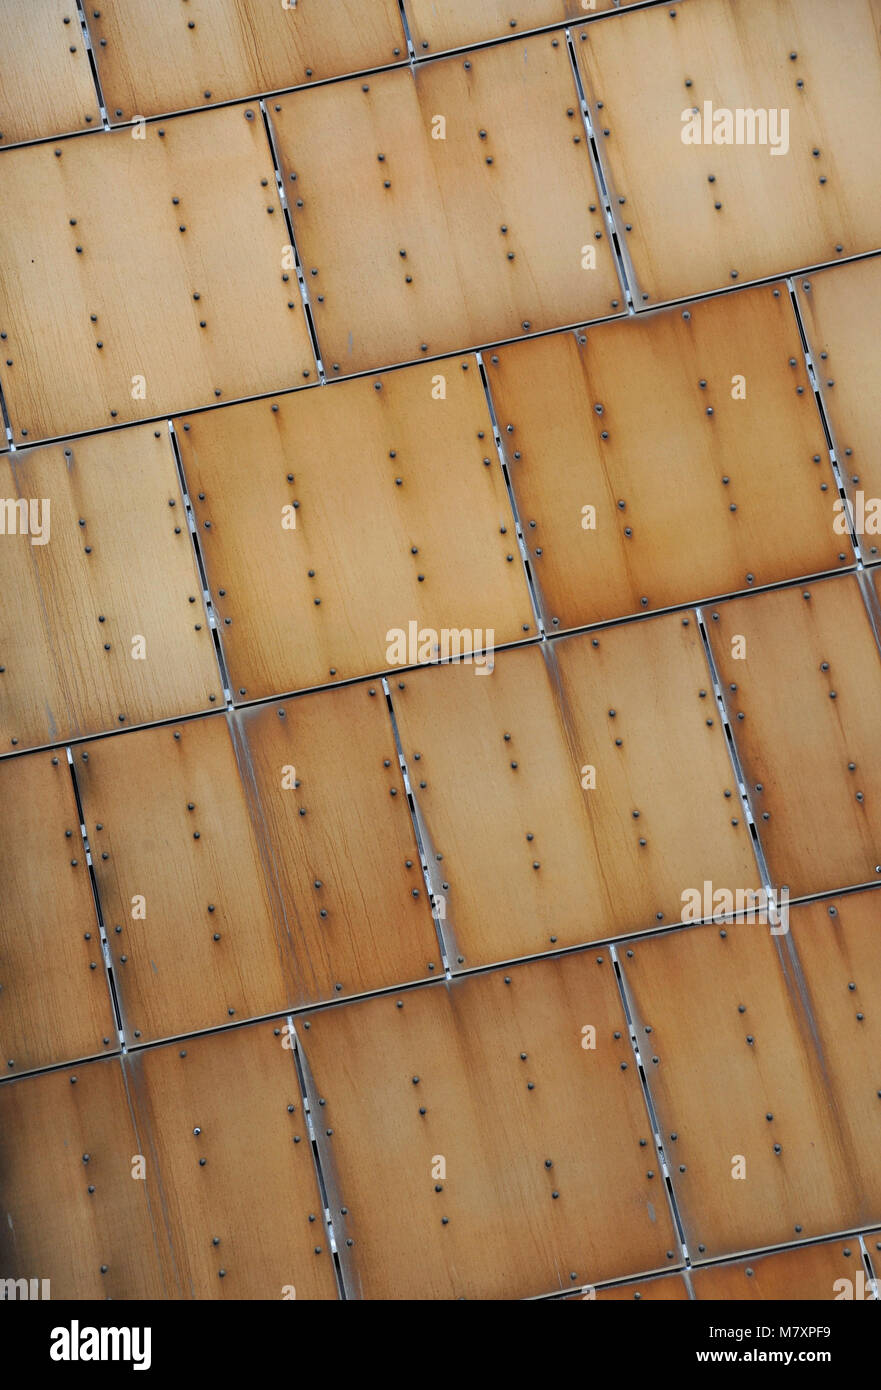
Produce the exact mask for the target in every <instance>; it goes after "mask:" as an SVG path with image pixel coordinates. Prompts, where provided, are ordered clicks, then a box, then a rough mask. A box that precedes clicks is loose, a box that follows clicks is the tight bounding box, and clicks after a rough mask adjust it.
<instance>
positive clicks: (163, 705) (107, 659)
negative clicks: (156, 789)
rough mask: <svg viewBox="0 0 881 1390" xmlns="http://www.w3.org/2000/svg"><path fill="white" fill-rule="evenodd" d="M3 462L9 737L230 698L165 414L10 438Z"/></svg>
mask: <svg viewBox="0 0 881 1390" xmlns="http://www.w3.org/2000/svg"><path fill="white" fill-rule="evenodd" d="M0 474H2V477H3V484H2V486H3V489H4V491H6V493H7V499H8V500H7V501H6V505H5V522H6V532H7V534H6V536H5V537H4V538H3V540H2V544H0V588H2V589H3V591H5V592H7V593H14V594H15V595H16V602H15V603H14V604H10V605H9V606H8V607H7V609H6V611H5V613H4V616H3V618H2V620H0V658H2V662H3V669H2V672H0V744H2V746H3V747H4V749H8V748H9V746H10V744H17V745H19V746H27V745H29V744H30V745H33V744H39V743H48V742H55V741H57V740H60V739H64V738H70V737H75V736H77V735H81V734H92V733H97V732H99V731H100V730H102V729H112V728H115V729H118V728H119V727H120V725H121V724H126V725H129V724H138V723H141V722H143V721H146V720H150V719H162V718H169V717H173V716H174V715H176V714H184V713H188V712H190V711H192V710H199V709H208V708H210V706H211V704H212V702H217V701H221V702H222V700H223V691H222V687H221V683H220V678H219V673H218V669H217V662H216V659H215V655H214V646H213V643H212V641H211V633H210V630H209V628H208V623H207V620H206V618H205V611H204V607H203V604H202V592H201V582H200V580H199V577H198V573H197V570H196V564H195V560H194V557H193V550H192V546H191V544H190V537H189V529H188V526H187V520H186V517H185V516H184V507H183V500H182V498H181V493H180V488H179V485H178V480H177V472H176V470H175V466H174V457H173V455H172V452H171V445H170V442H169V439H168V435H167V431H166V430H165V428H164V427H163V428H162V429H161V430H160V429H159V428H155V429H154V428H152V427H151V426H149V425H144V426H142V427H139V428H137V429H132V430H125V431H122V432H120V433H114V434H104V435H97V436H95V437H93V438H90V439H82V440H76V441H74V442H72V443H71V444H69V445H67V446H65V447H62V446H61V445H51V446H47V447H46V448H43V449H35V450H28V451H26V452H23V453H19V452H16V453H14V454H9V455H7V457H6V458H5V460H3V462H2V464H0ZM0 506H2V503H0ZM25 518H27V521H26V525H25V524H24V523H25ZM10 521H11V522H12V523H13V524H12V525H10ZM13 529H14V531H15V534H12V532H13Z"/></svg>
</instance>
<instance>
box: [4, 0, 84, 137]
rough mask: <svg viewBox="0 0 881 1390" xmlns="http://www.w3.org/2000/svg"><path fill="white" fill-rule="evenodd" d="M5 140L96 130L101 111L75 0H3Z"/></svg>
mask: <svg viewBox="0 0 881 1390" xmlns="http://www.w3.org/2000/svg"><path fill="white" fill-rule="evenodd" d="M0 29H2V31H3V47H2V49H0V142H2V143H3V144H4V145H9V144H11V143H12V142H13V141H14V140H36V139H38V138H39V137H40V136H41V135H60V134H62V133H64V132H65V131H70V130H88V129H89V127H90V126H94V127H95V128H96V129H97V128H98V127H99V126H100V124H101V113H100V112H99V110H98V103H97V101H96V98H95V84H94V83H93V81H92V73H91V69H90V67H89V54H88V50H87V48H86V45H85V41H84V39H83V36H82V33H81V31H80V21H79V15H78V13H77V7H76V4H75V3H74V0H33V3H31V4H29V5H22V4H21V3H20V0H0Z"/></svg>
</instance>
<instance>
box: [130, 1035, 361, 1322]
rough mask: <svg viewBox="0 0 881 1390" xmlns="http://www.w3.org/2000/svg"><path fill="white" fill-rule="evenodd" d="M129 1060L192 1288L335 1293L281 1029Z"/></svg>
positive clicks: (193, 1292) (207, 1292)
mask: <svg viewBox="0 0 881 1390" xmlns="http://www.w3.org/2000/svg"><path fill="white" fill-rule="evenodd" d="M126 1065H127V1067H128V1069H129V1072H130V1075H131V1077H132V1088H133V1092H134V1096H135V1103H136V1106H137V1112H138V1115H139V1117H140V1119H141V1121H142V1122H145V1123H146V1126H147V1127H148V1129H149V1133H150V1137H151V1141H152V1153H151V1162H156V1163H157V1164H158V1170H159V1173H160V1174H161V1178H162V1192H163V1198H164V1204H165V1205H164V1210H165V1214H166V1219H167V1221H168V1227H169V1233H170V1236H171V1243H172V1250H173V1252H174V1258H175V1265H176V1268H177V1270H178V1275H179V1278H180V1281H181V1283H182V1285H183V1287H184V1288H185V1289H186V1290H187V1291H188V1294H189V1296H190V1297H191V1298H197V1299H206V1298H216V1299H221V1298H222V1299H224V1300H225V1301H233V1302H234V1301H236V1300H238V1299H267V1300H275V1301H278V1302H279V1303H282V1301H285V1302H292V1301H294V1300H296V1301H297V1302H299V1301H301V1300H304V1299H306V1300H311V1299H319V1298H320V1299H332V1298H336V1297H337V1288H336V1280H335V1278H334V1272H333V1261H332V1257H331V1253H330V1248H329V1243H328V1239H327V1232H326V1228H325V1225H324V1220H323V1210H322V1202H321V1198H320V1196H319V1192H318V1182H317V1178H316V1175H315V1167H314V1165H313V1162H312V1149H311V1145H310V1143H309V1129H308V1123H307V1119H306V1116H305V1115H304V1114H303V1103H302V1097H301V1095H300V1086H299V1082H298V1078H297V1072H296V1068H295V1065H294V1060H293V1056H292V1053H291V1051H290V1037H289V1035H288V1034H287V1032H283V1031H282V1030H281V1029H280V1028H279V1027H278V1026H273V1025H271V1024H262V1025H258V1026H256V1027H252V1028H234V1029H232V1030H230V1031H228V1032H224V1033H217V1034H214V1035H212V1036H209V1037H204V1038H188V1039H187V1040H186V1043H185V1044H184V1045H183V1046H181V1045H179V1044H177V1043H173V1044H171V1045H170V1046H168V1047H157V1048H150V1049H148V1050H147V1051H146V1052H144V1053H143V1054H140V1055H138V1054H130V1056H129V1058H128V1059H127V1063H126ZM154 1155H155V1157H154Z"/></svg>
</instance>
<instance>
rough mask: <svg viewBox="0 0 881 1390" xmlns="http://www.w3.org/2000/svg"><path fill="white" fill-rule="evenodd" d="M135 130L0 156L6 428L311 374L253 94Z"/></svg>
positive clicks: (171, 406) (208, 398)
mask: <svg viewBox="0 0 881 1390" xmlns="http://www.w3.org/2000/svg"><path fill="white" fill-rule="evenodd" d="M137 133H138V131H137V130H136V131H134V132H130V131H116V132H113V133H112V134H107V133H104V134H96V135H95V136H94V137H93V138H91V139H86V138H85V137H83V138H82V139H78V140H66V141H63V142H62V143H61V144H58V145H53V144H45V145H35V146H32V147H30V148H28V149H21V150H10V151H9V152H8V154H7V155H5V156H4V159H3V185H4V192H5V195H6V199H7V202H8V204H9V205H10V206H14V207H15V216H14V217H6V218H5V219H4V220H3V223H2V226H0V332H2V333H4V334H5V335H6V339H5V341H4V342H3V348H4V353H3V363H4V365H3V367H2V371H3V390H4V393H5V396H6V402H7V405H8V408H9V414H10V417H11V420H12V426H13V429H14V431H15V437H16V440H17V441H21V440H23V439H28V440H33V439H40V438H46V437H51V436H53V435H59V434H66V433H73V432H75V431H77V430H87V429H99V428H101V427H103V426H106V425H110V424H112V423H113V422H114V421H116V422H122V421H126V420H137V419H143V418H144V417H147V416H154V415H159V414H163V413H165V412H170V411H173V410H183V409H191V408H192V407H194V406H197V405H208V404H214V403H215V402H216V401H218V400H230V399H233V398H235V397H237V396H246V395H254V394H256V393H258V392H260V391H272V390H278V389H280V388H281V387H284V386H293V385H296V384H298V383H299V384H301V385H302V384H303V382H304V381H308V380H310V379H314V372H315V367H314V358H313V356H312V351H311V348H310V344H309V337H308V333H307V330H306V323H305V319H304V316H303V310H302V304H301V300H300V294H299V290H298V289H297V285H296V276H291V275H290V274H289V273H288V272H287V271H285V270H283V268H282V261H283V255H284V249H285V246H286V245H287V233H286V229H285V222H284V217H283V215H282V211H281V207H280V205H279V201H278V197H277V193H276V188H275V174H274V170H273V164H272V157H271V154H270V151H269V146H268V143H267V140H266V132H265V129H264V126H263V120H262V117H261V113H260V108H259V106H233V107H226V108H224V109H222V110H219V111H206V112H198V113H196V114H195V115H191V116H181V117H179V118H177V119H174V120H170V121H168V122H167V123H166V124H165V125H151V126H145V127H144V128H143V134H144V138H143V139H136V138H134V135H136V134H137ZM270 210H271V211H270ZM77 248H79V250H78V249H77ZM283 276H285V277H286V278H287V283H285V281H284V280H283V278H282V277H283ZM203 323H204V325H205V326H204V327H202V324H203ZM9 361H11V363H12V365H11V366H10V365H8V363H9Z"/></svg>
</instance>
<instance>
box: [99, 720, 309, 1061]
mask: <svg viewBox="0 0 881 1390" xmlns="http://www.w3.org/2000/svg"><path fill="white" fill-rule="evenodd" d="M74 759H75V766H76V775H77V781H78V783H79V786H80V791H81V795H82V802H83V814H84V816H85V820H86V828H87V831H88V834H89V840H90V843H91V845H92V856H93V860H94V864H95V876H96V879H97V882H98V890H99V893H100V897H101V902H102V904H103V908H104V915H105V922H106V927H107V936H108V939H109V942H110V950H111V954H112V957H113V963H114V966H115V976H116V982H117V988H118V990H119V995H120V1001H121V1005H122V1009H123V1015H124V1022H125V1025H126V1036H127V1039H128V1041H129V1043H132V1042H134V1043H137V1042H139V1041H140V1042H146V1041H149V1040H150V1039H153V1038H163V1037H173V1036H174V1035H175V1034H178V1033H185V1032H189V1031H191V1030H195V1029H198V1028H209V1027H212V1026H216V1025H218V1024H222V1023H228V1022H229V1021H230V1020H231V1019H233V1018H236V1019H242V1018H248V1017H253V1016H254V1015H256V1014H263V1013H270V1012H271V1011H272V1010H274V1009H283V1008H284V1007H285V1006H286V1005H288V1004H290V1003H291V1002H292V1000H293V998H294V992H295V980H294V970H293V960H292V957H291V949H290V929H289V928H288V927H287V925H286V924H285V922H284V919H283V915H282V912H281V909H280V906H279V904H278V902H277V894H275V895H274V894H273V891H272V883H271V876H270V878H267V876H266V875H265V874H264V870H263V864H262V861H261V847H260V842H259V839H258V831H257V827H256V826H255V824H254V822H253V819H252V811H251V808H250V806H249V803H248V798H247V796H246V793H245V789H244V787H243V785H242V782H241V780H240V778H239V774H238V768H237V758H236V752H235V749H234V747H233V742H232V739H231V737H230V733H229V731H228V729H227V721H226V718H225V717H224V716H223V715H220V716H218V717H217V718H210V717H206V718H204V719H201V720H194V721H192V722H191V723H187V724H182V725H178V726H164V727H160V728H156V729H143V730H138V731H136V732H134V733H131V734H124V735H120V736H119V737H118V738H107V739H101V740H100V741H98V742H96V743H92V744H89V745H87V746H86V747H84V748H78V749H77V750H76V752H75V755H74Z"/></svg>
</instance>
